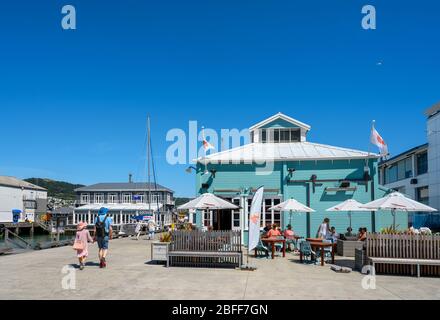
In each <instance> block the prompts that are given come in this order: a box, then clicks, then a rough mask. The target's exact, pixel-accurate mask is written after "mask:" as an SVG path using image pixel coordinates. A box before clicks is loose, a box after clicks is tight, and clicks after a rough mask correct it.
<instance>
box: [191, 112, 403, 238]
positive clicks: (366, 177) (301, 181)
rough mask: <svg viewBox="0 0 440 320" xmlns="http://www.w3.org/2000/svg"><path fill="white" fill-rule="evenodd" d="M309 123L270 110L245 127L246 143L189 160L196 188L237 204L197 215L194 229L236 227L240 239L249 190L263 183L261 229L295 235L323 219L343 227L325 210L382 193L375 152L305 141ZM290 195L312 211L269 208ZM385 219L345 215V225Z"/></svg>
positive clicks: (387, 217)
mask: <svg viewBox="0 0 440 320" xmlns="http://www.w3.org/2000/svg"><path fill="white" fill-rule="evenodd" d="M310 130H311V127H310V126H309V125H307V124H305V123H302V122H300V121H298V120H295V119H293V118H291V117H288V116H286V115H284V114H276V115H274V116H273V117H271V118H268V119H266V120H264V121H262V122H260V123H258V124H257V125H255V126H253V127H251V128H250V136H251V139H250V140H251V142H252V143H249V144H246V145H243V146H241V147H239V148H234V149H231V150H226V151H222V152H218V153H214V154H209V155H207V156H206V157H203V158H200V159H197V160H196V161H197V179H196V191H197V193H198V194H202V193H205V192H211V193H214V194H216V195H217V196H220V197H223V198H225V199H227V200H229V201H232V202H234V203H236V204H237V205H238V206H239V207H240V209H237V210H224V211H221V212H215V211H209V212H206V211H205V212H198V213H197V214H196V217H195V220H196V222H197V224H198V225H199V226H207V225H210V226H213V227H214V229H221V230H228V229H234V230H242V231H244V237H246V233H247V229H248V223H249V208H250V204H251V201H252V197H253V192H254V191H255V190H256V189H257V188H258V187H260V186H264V187H265V194H264V204H263V208H262V216H261V226H262V227H263V226H264V225H265V224H266V223H276V224H278V225H281V227H282V228H285V227H286V226H287V225H288V224H292V225H293V228H294V230H295V232H296V233H297V234H298V235H301V236H305V237H306V236H314V235H315V234H316V231H317V230H318V227H319V225H320V224H321V223H322V221H323V219H324V218H326V217H329V218H330V219H331V225H332V226H335V227H336V229H337V230H338V231H339V232H345V230H346V229H347V227H348V226H349V218H348V216H347V214H344V213H331V212H326V209H328V208H330V207H332V206H334V205H336V204H338V203H340V202H343V201H345V200H347V199H355V200H357V201H359V202H362V203H367V202H370V201H372V200H375V199H378V198H381V197H382V196H384V194H385V193H386V192H387V190H386V189H384V188H381V187H380V186H379V183H378V182H379V180H378V166H377V165H378V161H379V156H378V155H376V154H370V153H368V152H364V151H359V150H353V149H347V148H341V147H335V146H330V145H323V144H318V143H313V142H309V141H308V133H309V131H310ZM289 198H295V199H296V200H298V201H300V202H302V203H304V204H306V205H307V206H309V207H311V208H313V209H314V210H316V212H314V213H302V214H301V213H298V214H293V215H292V216H291V215H290V214H289V213H286V212H281V213H280V212H277V211H274V210H272V209H271V208H272V207H273V206H274V205H277V204H279V203H280V202H281V201H285V200H288V199H289ZM397 219H398V224H399V225H400V226H401V228H406V227H407V225H408V216H407V215H406V214H399V215H398V218H397ZM391 224H392V215H391V214H390V212H364V213H356V214H354V215H353V227H354V228H359V227H366V228H368V230H369V231H380V230H381V228H383V227H387V226H390V225H391Z"/></svg>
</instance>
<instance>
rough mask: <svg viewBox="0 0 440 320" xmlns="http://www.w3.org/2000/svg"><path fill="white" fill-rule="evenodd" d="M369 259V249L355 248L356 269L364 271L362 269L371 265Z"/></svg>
mask: <svg viewBox="0 0 440 320" xmlns="http://www.w3.org/2000/svg"><path fill="white" fill-rule="evenodd" d="M369 264H370V263H369V259H368V257H367V251H366V250H364V249H356V250H355V262H354V269H355V270H356V271H359V272H362V269H363V268H364V267H365V266H367V265H369Z"/></svg>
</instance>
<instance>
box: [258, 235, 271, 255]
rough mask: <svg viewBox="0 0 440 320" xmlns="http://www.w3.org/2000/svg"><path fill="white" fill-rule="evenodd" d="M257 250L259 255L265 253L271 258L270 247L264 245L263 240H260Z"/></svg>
mask: <svg viewBox="0 0 440 320" xmlns="http://www.w3.org/2000/svg"><path fill="white" fill-rule="evenodd" d="M255 250H256V252H257V256H262V255H263V254H264V256H265V257H266V258H269V249H268V248H267V247H266V246H265V245H264V243H263V241H261V239H260V241H259V242H258V245H257V247H256V248H255Z"/></svg>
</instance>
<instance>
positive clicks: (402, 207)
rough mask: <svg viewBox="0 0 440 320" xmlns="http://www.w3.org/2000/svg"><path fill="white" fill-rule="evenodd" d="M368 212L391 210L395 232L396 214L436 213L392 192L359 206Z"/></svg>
mask: <svg viewBox="0 0 440 320" xmlns="http://www.w3.org/2000/svg"><path fill="white" fill-rule="evenodd" d="M361 207H362V208H365V209H370V210H391V214H392V215H393V228H394V230H396V212H397V211H405V212H437V211H438V210H437V209H434V208H431V207H429V206H427V205H424V204H422V203H420V202H417V201H414V200H412V199H410V198H408V197H406V196H404V195H403V194H401V193H400V192H393V193H391V194H389V195H387V196H386V197H384V198H381V199H378V200H375V201H372V202H370V203H367V204H364V205H362V206H361Z"/></svg>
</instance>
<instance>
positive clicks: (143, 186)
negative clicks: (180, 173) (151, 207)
mask: <svg viewBox="0 0 440 320" xmlns="http://www.w3.org/2000/svg"><path fill="white" fill-rule="evenodd" d="M148 190H151V191H156V190H157V191H168V192H171V193H174V191H172V190H171V189H168V188H166V187H164V186H162V185H160V184H156V185H155V184H154V183H150V185H148V183H128V182H126V183H98V184H94V185H91V186H87V187H82V188H78V189H75V192H100V191H101V192H102V191H106V192H107V191H110V192H111V191H148Z"/></svg>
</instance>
